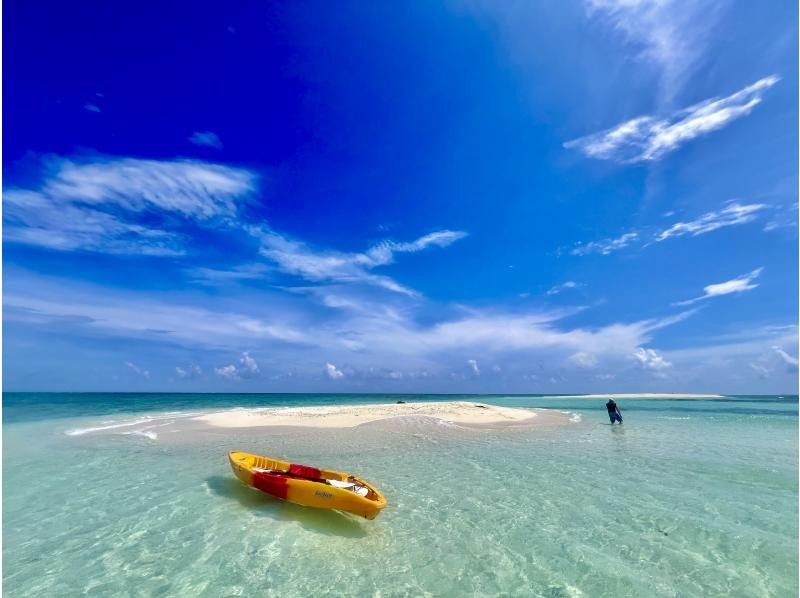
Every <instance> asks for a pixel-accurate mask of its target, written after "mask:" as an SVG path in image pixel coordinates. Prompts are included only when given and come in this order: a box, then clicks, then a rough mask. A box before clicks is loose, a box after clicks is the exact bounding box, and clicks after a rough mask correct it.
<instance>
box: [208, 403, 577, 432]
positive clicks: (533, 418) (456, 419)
mask: <svg viewBox="0 0 800 598" xmlns="http://www.w3.org/2000/svg"><path fill="white" fill-rule="evenodd" d="M404 416H424V417H433V418H437V419H441V420H444V421H448V422H452V423H455V424H475V425H481V424H513V423H516V422H525V423H536V424H539V423H541V424H550V425H553V424H559V423H566V422H567V421H568V417H569V416H567V415H564V414H562V413H560V412H558V411H553V410H548V409H536V410H533V409H521V408H512V407H498V406H496V405H485V404H483V403H471V402H466V401H449V402H425V403H400V404H395V403H393V404H384V405H334V406H324V407H316V406H315V407H272V408H263V409H261V408H259V409H236V410H232V411H220V412H217V413H208V414H206V415H201V416H199V417H196V418H194V419H195V420H197V421H201V422H204V423H206V424H208V425H211V426H215V427H220V428H252V427H261V426H303V427H312V428H352V427H354V426H358V425H360V424H364V423H367V422H373V421H377V420H382V419H388V418H392V417H404ZM562 420H563V421H562Z"/></svg>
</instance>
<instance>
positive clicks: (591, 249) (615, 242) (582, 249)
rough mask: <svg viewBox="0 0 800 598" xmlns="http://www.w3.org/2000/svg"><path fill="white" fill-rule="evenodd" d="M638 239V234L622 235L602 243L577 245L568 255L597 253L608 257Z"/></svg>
mask: <svg viewBox="0 0 800 598" xmlns="http://www.w3.org/2000/svg"><path fill="white" fill-rule="evenodd" d="M638 238H639V233H636V232H630V233H624V234H622V235H620V236H619V237H616V238H614V239H603V240H602V241H591V242H589V243H579V244H578V245H577V246H576V247H574V248H573V249H572V250H571V251H570V253H571V254H572V255H589V254H591V253H599V254H601V255H608V254H610V253H613V252H615V251H619V250H620V249H624V248H625V247H627V246H628V245H630V244H631V243H633V242H634V241H636V240H637V239H638Z"/></svg>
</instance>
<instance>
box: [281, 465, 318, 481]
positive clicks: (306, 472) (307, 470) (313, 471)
mask: <svg viewBox="0 0 800 598" xmlns="http://www.w3.org/2000/svg"><path fill="white" fill-rule="evenodd" d="M289 473H291V474H292V475H296V476H300V477H301V478H311V479H312V480H318V479H320V478H321V477H322V473H321V472H320V470H319V469H317V468H316V467H309V466H308V465H295V464H294V463H293V464H291V465H290V466H289Z"/></svg>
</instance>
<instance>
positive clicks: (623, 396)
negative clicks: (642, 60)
mask: <svg viewBox="0 0 800 598" xmlns="http://www.w3.org/2000/svg"><path fill="white" fill-rule="evenodd" d="M542 398H543V399H724V398H725V395H711V394H709V395H704V394H685V393H674V392H665V393H656V392H642V393H630V392H629V393H619V394H613V393H612V394H602V395H550V396H544V397H542Z"/></svg>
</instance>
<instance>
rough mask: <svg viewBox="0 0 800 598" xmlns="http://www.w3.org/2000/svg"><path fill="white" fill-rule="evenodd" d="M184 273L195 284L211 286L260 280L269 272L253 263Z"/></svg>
mask: <svg viewBox="0 0 800 598" xmlns="http://www.w3.org/2000/svg"><path fill="white" fill-rule="evenodd" d="M185 272H186V274H188V275H189V277H191V278H192V280H194V281H195V282H199V283H202V284H209V285H213V284H219V283H224V282H231V281H235V280H262V279H264V278H265V277H266V275H267V273H268V272H269V267H268V266H266V265H265V264H258V263H255V264H242V265H239V266H232V267H230V268H227V269H217V268H202V267H198V268H189V269H187V270H185Z"/></svg>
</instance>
